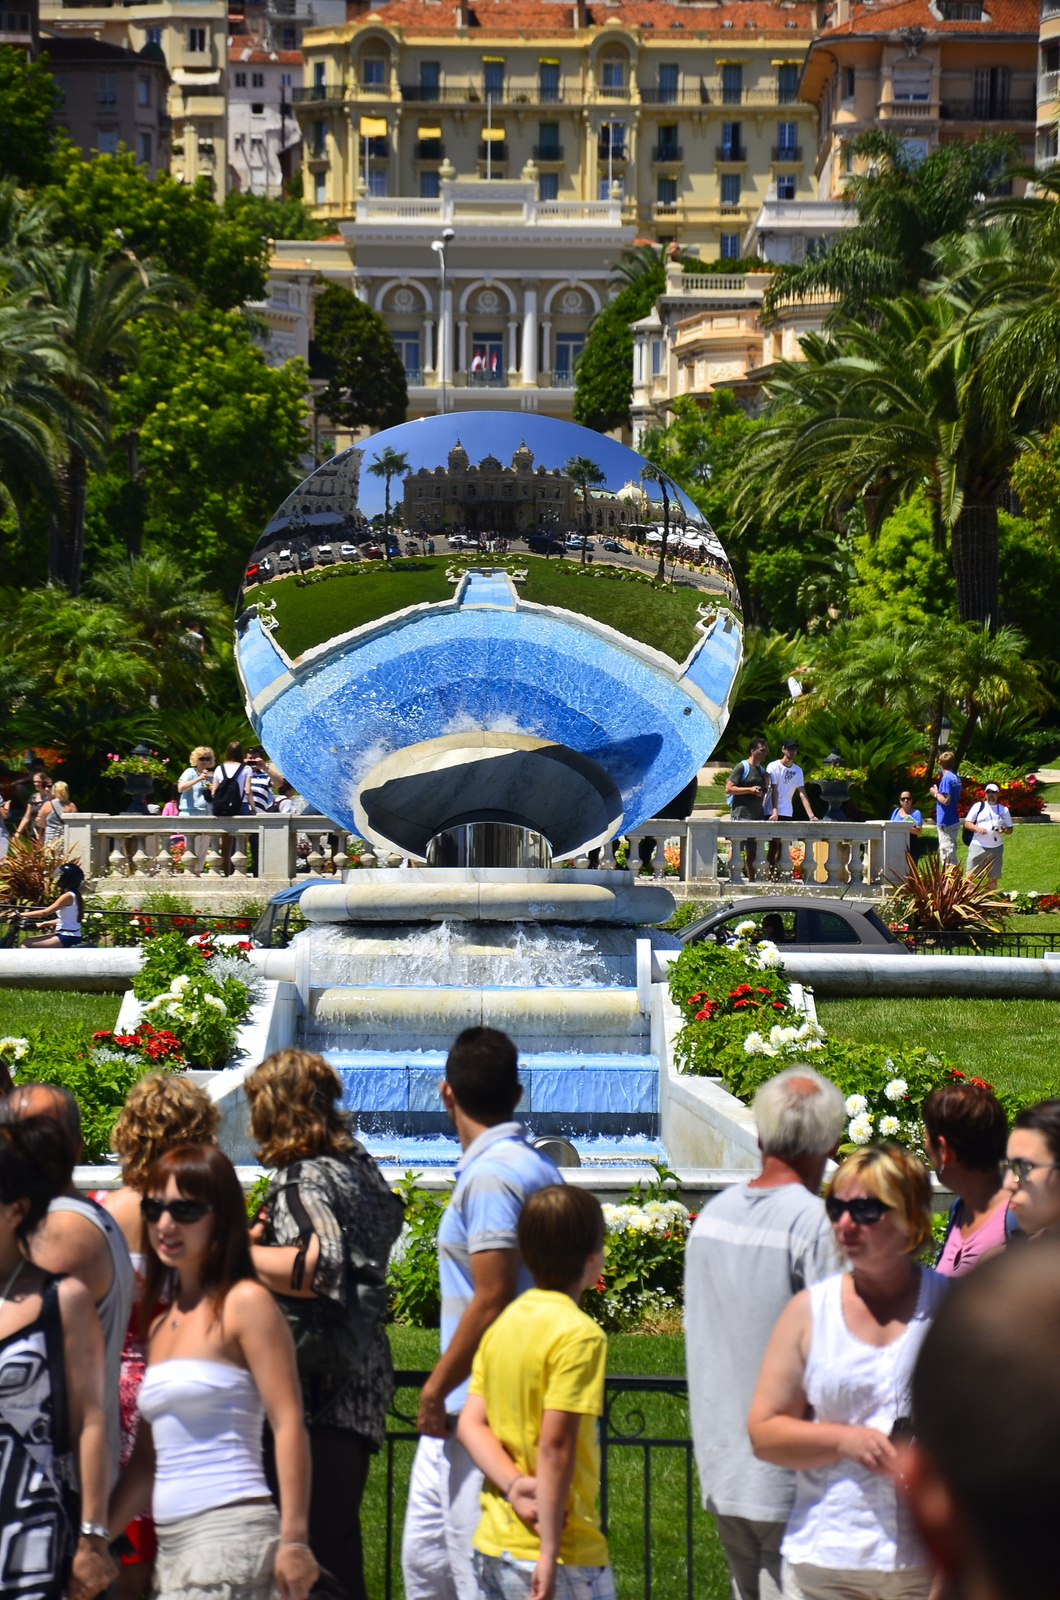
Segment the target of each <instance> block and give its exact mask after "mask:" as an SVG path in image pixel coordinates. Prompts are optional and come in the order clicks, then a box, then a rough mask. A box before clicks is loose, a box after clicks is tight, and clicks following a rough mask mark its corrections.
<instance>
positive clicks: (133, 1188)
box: [96, 1072, 220, 1600]
mask: <svg viewBox="0 0 1060 1600" xmlns="http://www.w3.org/2000/svg"><path fill="white" fill-rule="evenodd" d="M219 1121H220V1113H219V1111H218V1109H217V1107H216V1105H215V1104H214V1103H213V1101H212V1100H211V1099H210V1097H209V1095H208V1094H207V1093H206V1091H205V1089H200V1088H199V1086H198V1084H197V1083H192V1081H191V1079H190V1078H186V1077H184V1076H183V1075H182V1074H177V1073H168V1072H149V1073H148V1074H147V1076H146V1077H144V1078H141V1079H140V1081H139V1082H138V1083H134V1084H133V1086H132V1088H131V1089H130V1090H129V1094H128V1097H127V1099H126V1101H125V1105H124V1107H123V1108H122V1112H121V1115H120V1116H119V1118H118V1120H117V1122H116V1123H115V1124H114V1133H113V1135H112V1139H113V1144H114V1149H115V1150H116V1151H117V1154H118V1159H119V1160H120V1161H121V1168H122V1173H121V1175H122V1186H121V1188H120V1189H115V1190H114V1191H113V1192H112V1193H110V1194H105V1195H104V1194H99V1195H97V1196H96V1198H97V1199H98V1200H100V1201H101V1203H102V1204H103V1205H105V1206H106V1208H107V1210H108V1211H109V1212H110V1213H111V1215H112V1216H113V1218H114V1220H115V1222H116V1223H117V1224H118V1226H119V1228H120V1229H121V1231H122V1233H123V1234H124V1236H125V1242H126V1244H127V1245H128V1246H129V1254H130V1256H131V1257H132V1263H133V1267H134V1268H135V1270H136V1276H137V1282H138V1284H139V1283H142V1281H143V1275H144V1258H143V1220H142V1218H141V1216H140V1200H141V1198H142V1196H143V1187H144V1183H145V1182H146V1179H147V1174H148V1172H149V1171H150V1169H151V1167H152V1165H153V1164H154V1162H155V1161H157V1159H158V1157H159V1156H161V1155H164V1154H165V1152H166V1151H167V1150H174V1149H176V1148H177V1146H178V1145H182V1144H197V1145H202V1144H212V1143H213V1142H214V1138H215V1135H216V1133H217V1125H218V1122H219ZM137 1318H138V1308H137V1307H134V1308H133V1315H132V1320H131V1321H130V1323H129V1327H128V1331H127V1333H126V1335H125V1345H124V1348H123V1350H122V1353H121V1376H120V1379H119V1394H120V1399H121V1460H120V1462H119V1465H120V1466H122V1467H124V1466H125V1464H126V1462H127V1461H128V1459H129V1457H130V1456H131V1455H132V1452H133V1446H134V1445H135V1443H136V1434H137V1430H138V1428H139V1423H140V1413H139V1411H138V1410H137V1408H136V1397H137V1395H138V1394H139V1392H140V1385H141V1383H142V1382H143V1377H144V1364H145V1360H146V1355H145V1351H144V1345H143V1340H142V1338H141V1335H140V1329H139V1325H138V1321H137ZM125 1536H126V1538H127V1540H128V1547H127V1548H126V1550H125V1553H124V1554H123V1556H122V1558H121V1567H120V1570H119V1573H118V1582H117V1586H116V1588H115V1592H114V1593H115V1600H140V1596H141V1595H143V1594H144V1593H145V1592H146V1590H147V1586H148V1582H149V1580H150V1577H151V1571H152V1568H153V1566H154V1560H155V1555H156V1553H157V1548H158V1546H157V1540H156V1537H155V1526H154V1523H153V1522H152V1520H151V1517H150V1514H149V1513H145V1514H144V1515H143V1516H140V1517H136V1518H135V1519H134V1520H133V1521H132V1522H131V1523H130V1524H129V1526H128V1527H127V1528H126V1530H125Z"/></svg>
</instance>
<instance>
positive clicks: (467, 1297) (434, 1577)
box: [401, 1028, 563, 1600]
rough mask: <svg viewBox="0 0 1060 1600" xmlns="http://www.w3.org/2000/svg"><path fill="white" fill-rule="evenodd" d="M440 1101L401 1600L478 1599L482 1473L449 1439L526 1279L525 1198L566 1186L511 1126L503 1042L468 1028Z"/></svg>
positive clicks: (512, 1070) (452, 1055)
mask: <svg viewBox="0 0 1060 1600" xmlns="http://www.w3.org/2000/svg"><path fill="white" fill-rule="evenodd" d="M440 1087H441V1094H442V1100H443V1102H444V1104H445V1109H446V1111H447V1112H448V1114H449V1118H450V1120H451V1122H452V1123H453V1125H454V1126H455V1128H456V1131H457V1134H458V1135H459V1138H460V1144H461V1148H462V1151H463V1154H462V1155H461V1158H460V1160H459V1162H458V1163H457V1167H456V1185H455V1187H454V1189H453V1193H452V1195H451V1197H450V1200H449V1204H448V1205H447V1206H446V1208H445V1213H444V1215H443V1217H442V1223H441V1226H440V1228H439V1230H438V1270H439V1276H440V1279H441V1290H442V1328H441V1347H442V1354H441V1357H440V1359H439V1361H438V1363H437V1365H436V1366H435V1368H434V1371H433V1372H432V1373H431V1375H430V1377H429V1378H428V1380H427V1382H426V1383H425V1384H424V1386H423V1391H422V1393H421V1395H420V1410H419V1416H418V1418H417V1424H416V1425H417V1427H418V1428H419V1431H420V1433H421V1434H422V1435H423V1437H422V1438H421V1440H420V1442H419V1445H418V1447H417V1449H416V1459H415V1461H414V1462H413V1466H412V1477H411V1480H410V1482H409V1497H408V1506H407V1509H406V1512H405V1532H404V1537H403V1540H402V1547H401V1565H402V1571H403V1574H404V1579H405V1596H406V1600H478V1584H477V1583H476V1581H475V1573H474V1569H473V1567H472V1564H471V1540H472V1536H473V1534H474V1532H475V1529H476V1527H477V1526H478V1521H479V1515H480V1506H479V1491H480V1489H481V1487H482V1473H481V1472H480V1471H479V1470H478V1468H477V1467H476V1466H475V1465H474V1464H473V1462H472V1460H471V1457H470V1456H469V1455H468V1453H467V1451H466V1450H465V1449H464V1447H463V1445H462V1444H460V1443H459V1442H458V1440H457V1438H456V1422H457V1418H458V1417H459V1415H460V1409H461V1407H462V1406H463V1404H464V1401H465V1399H466V1398H467V1381H468V1378H469V1377H470V1374H471V1363H472V1361H473V1359H474V1355H475V1351H476V1350H477V1349H478V1343H479V1340H480V1339H481V1338H482V1335H483V1334H484V1333H485V1331H486V1329H487V1328H488V1327H489V1326H490V1324H491V1323H492V1322H494V1321H495V1320H496V1319H497V1317H498V1316H499V1315H500V1313H501V1312H502V1311H503V1310H504V1308H505V1306H506V1305H508V1304H509V1302H510V1301H512V1300H514V1299H515V1297H516V1295H519V1294H522V1293H523V1291H524V1290H525V1289H532V1288H533V1278H532V1277H531V1276H530V1273H529V1272H528V1271H527V1269H526V1267H525V1266H524V1264H523V1260H522V1257H521V1256H520V1254H519V1245H518V1240H517V1235H516V1229H517V1226H518V1222H519V1212H520V1211H521V1209H522V1206H523V1202H524V1200H525V1199H526V1197H527V1195H529V1194H532V1193H533V1191H534V1190H535V1189H542V1188H544V1187H545V1186H546V1185H547V1184H550V1183H562V1182H563V1179H562V1177H561V1176H560V1173H559V1171H558V1169H557V1168H556V1166H555V1165H554V1163H553V1162H552V1161H551V1160H550V1159H549V1158H548V1156H546V1155H543V1154H542V1153H541V1151H539V1150H535V1149H534V1148H533V1146H532V1145H531V1144H530V1142H529V1140H528V1139H527V1134H526V1129H525V1128H524V1127H523V1125H522V1123H520V1122H515V1121H513V1120H512V1117H513V1113H514V1111H515V1108H516V1106H517V1105H518V1103H519V1099H520V1097H521V1095H522V1087H521V1085H520V1083H519V1070H518V1056H517V1053H516V1049H515V1045H514V1044H513V1043H512V1041H511V1039H509V1038H508V1036H507V1035H506V1034H503V1033H498V1032H497V1031H496V1029H494V1028H466V1029H465V1030H464V1032H463V1033H462V1034H460V1036H459V1038H458V1039H457V1040H456V1043H455V1044H454V1045H453V1048H452V1049H451V1050H450V1052H449V1056H448V1058H447V1060H446V1064H445V1078H444V1080H443V1081H442V1084H441V1086H440Z"/></svg>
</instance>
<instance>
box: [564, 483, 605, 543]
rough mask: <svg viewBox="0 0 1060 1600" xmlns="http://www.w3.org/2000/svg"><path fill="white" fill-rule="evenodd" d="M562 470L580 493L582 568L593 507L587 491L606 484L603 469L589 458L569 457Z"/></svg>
mask: <svg viewBox="0 0 1060 1600" xmlns="http://www.w3.org/2000/svg"><path fill="white" fill-rule="evenodd" d="M563 470H564V472H565V473H566V474H567V477H568V478H573V480H574V482H575V483H576V484H577V485H578V488H579V489H580V490H581V493H582V508H583V514H584V517H585V527H584V529H583V531H582V566H583V567H584V566H585V558H586V555H587V552H588V545H589V538H590V535H591V534H592V531H593V505H592V500H591V498H590V495H589V490H590V489H591V488H593V487H595V486H596V485H599V484H601V483H606V481H607V479H606V477H605V476H604V472H603V469H602V468H601V467H600V466H599V465H598V464H597V463H596V462H595V461H593V460H592V458H591V457H590V456H571V457H570V458H569V459H568V460H567V461H565V462H564V463H563Z"/></svg>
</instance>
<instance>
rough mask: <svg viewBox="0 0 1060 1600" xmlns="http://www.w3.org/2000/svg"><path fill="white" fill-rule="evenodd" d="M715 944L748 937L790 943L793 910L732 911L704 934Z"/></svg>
mask: <svg viewBox="0 0 1060 1600" xmlns="http://www.w3.org/2000/svg"><path fill="white" fill-rule="evenodd" d="M706 937H707V938H708V939H713V941H714V942H715V944H727V943H728V942H729V941H730V940H732V939H737V938H750V939H751V940H752V941H753V942H754V943H756V944H757V943H758V942H759V940H761V939H768V940H770V941H771V942H772V943H773V944H791V943H793V941H794V939H795V912H794V911H734V912H732V914H731V915H730V916H727V917H725V918H723V920H722V921H721V922H716V923H715V924H714V926H713V928H711V929H710V930H709V932H708V933H707V934H706Z"/></svg>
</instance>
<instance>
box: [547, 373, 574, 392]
mask: <svg viewBox="0 0 1060 1600" xmlns="http://www.w3.org/2000/svg"><path fill="white" fill-rule="evenodd" d="M574 382H575V380H574V374H573V372H570V371H568V372H555V371H554V372H553V374H552V387H553V389H573V388H574Z"/></svg>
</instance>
